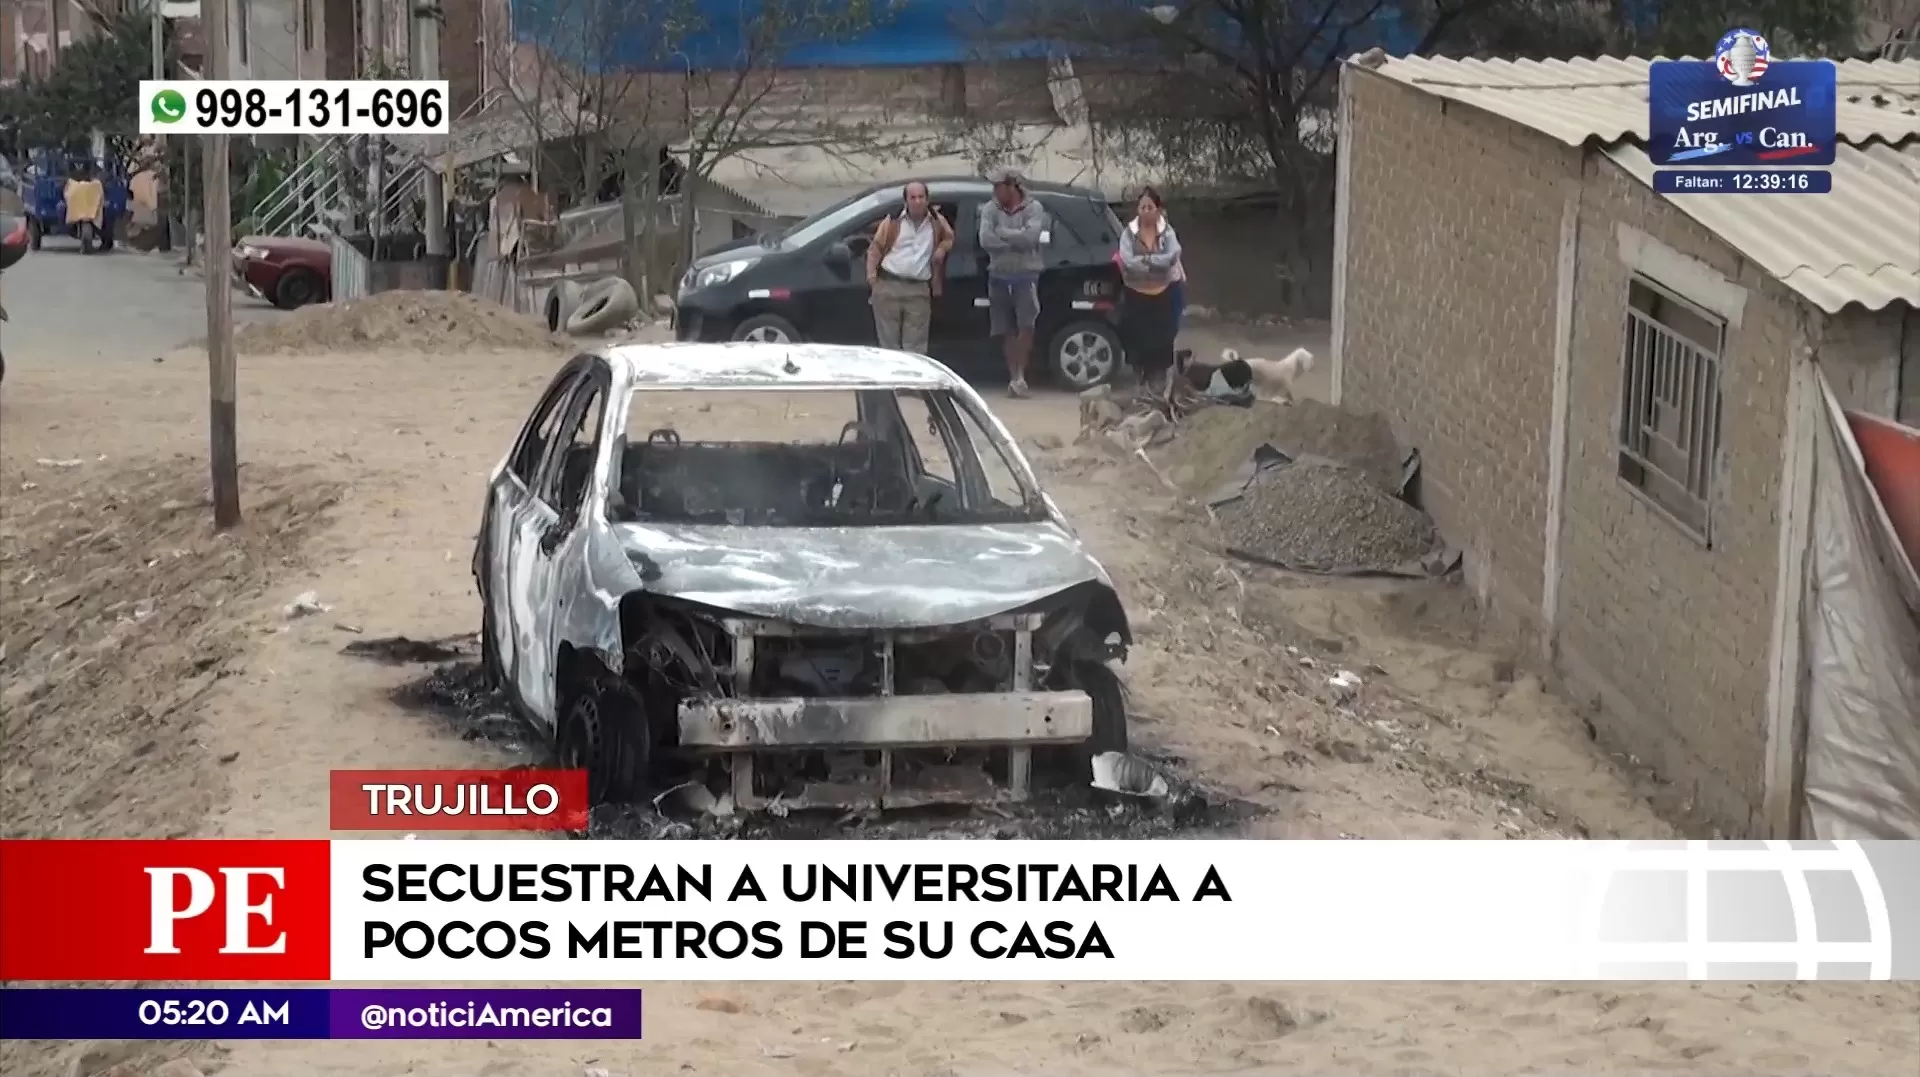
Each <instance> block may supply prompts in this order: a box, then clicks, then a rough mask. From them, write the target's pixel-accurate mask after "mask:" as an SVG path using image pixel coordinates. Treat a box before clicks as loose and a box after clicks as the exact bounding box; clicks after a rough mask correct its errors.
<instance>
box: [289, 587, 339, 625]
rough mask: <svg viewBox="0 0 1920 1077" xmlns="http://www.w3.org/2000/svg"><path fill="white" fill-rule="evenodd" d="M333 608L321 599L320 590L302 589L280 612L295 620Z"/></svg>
mask: <svg viewBox="0 0 1920 1077" xmlns="http://www.w3.org/2000/svg"><path fill="white" fill-rule="evenodd" d="M332 608H333V607H332V606H328V605H325V604H324V603H322V602H321V601H320V594H319V592H317V591H302V592H301V593H300V594H299V595H298V596H296V597H295V598H294V600H293V601H292V602H289V603H287V604H286V605H285V606H283V607H281V609H280V613H281V615H282V616H284V617H286V619H287V620H289V621H293V620H298V619H299V618H301V617H310V616H312V615H313V614H316V613H325V612H327V611H328V610H331V609H332Z"/></svg>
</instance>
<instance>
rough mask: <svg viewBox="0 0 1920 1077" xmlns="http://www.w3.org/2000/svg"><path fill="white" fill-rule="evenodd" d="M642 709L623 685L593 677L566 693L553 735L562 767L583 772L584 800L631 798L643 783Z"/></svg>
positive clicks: (644, 722)
mask: <svg viewBox="0 0 1920 1077" xmlns="http://www.w3.org/2000/svg"><path fill="white" fill-rule="evenodd" d="M648 740H649V738H648V736H647V719H646V714H645V712H644V711H643V710H642V708H641V706H640V701H639V700H637V699H635V698H634V697H633V695H632V694H631V693H630V692H628V691H627V690H626V688H625V687H624V686H621V685H618V684H614V683H611V682H609V681H607V680H604V679H598V678H596V679H595V680H594V681H593V682H592V683H589V684H584V685H581V686H579V687H577V688H576V689H574V690H573V691H572V692H570V693H569V697H568V699H567V704H566V710H565V711H564V712H563V713H562V715H561V719H560V729H559V733H558V735H557V736H556V738H555V742H556V743H555V745H554V747H555V749H556V754H557V755H558V756H559V761H560V766H561V767H563V768H565V769H567V770H584V771H586V772H587V799H588V800H589V801H590V802H591V803H594V804H605V803H609V802H619V801H624V800H628V799H631V798H632V797H634V796H637V795H638V794H639V793H640V790H641V789H642V788H643V787H644V786H645V784H646V775H647V766H648V762H649V755H650V753H649V751H648Z"/></svg>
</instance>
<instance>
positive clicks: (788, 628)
mask: <svg viewBox="0 0 1920 1077" xmlns="http://www.w3.org/2000/svg"><path fill="white" fill-rule="evenodd" d="M1043 621H1044V617H1043V616H1041V615H1038V614H1031V613H1026V614H1005V615H1000V616H996V617H990V618H986V619H984V620H981V621H976V622H972V623H970V624H967V625H963V626H953V627H949V628H946V629H904V630H893V631H886V630H880V631H874V632H870V633H860V634H848V633H844V632H822V631H820V630H818V629H809V628H805V627H802V626H798V625H793V624H791V623H783V622H778V621H772V620H766V619H759V618H729V619H727V620H726V621H725V622H724V627H725V631H726V633H727V635H728V636H729V637H730V638H731V649H732V658H733V661H732V668H731V670H730V671H729V672H730V673H731V678H730V679H731V681H732V684H731V685H729V686H727V687H728V688H730V689H731V694H725V695H719V696H696V697H691V698H684V699H682V700H680V701H679V703H678V705H677V707H676V712H675V718H676V725H677V727H678V729H677V731H678V744H679V748H680V750H681V751H683V752H686V753H690V754H693V755H699V756H706V757H709V758H715V757H718V758H723V759H725V760H726V761H727V763H728V766H729V769H730V770H731V773H732V778H733V782H732V784H733V789H732V793H733V799H734V803H735V804H736V806H738V807H740V808H742V809H747V810H752V809H757V808H760V807H764V806H766V805H767V803H768V802H769V801H770V800H774V799H778V800H782V801H784V802H785V803H787V804H790V805H794V806H806V807H844V808H860V807H881V808H888V807H912V806H920V805H928V804H942V803H979V802H983V801H1018V800H1023V799H1025V798H1026V797H1027V795H1028V793H1029V785H1030V778H1031V771H1032V750H1033V749H1034V748H1037V747H1043V746H1048V745H1064V746H1071V745H1079V744H1084V743H1085V742H1087V741H1088V740H1089V738H1091V737H1092V736H1093V735H1094V724H1095V723H1094V704H1093V699H1092V697H1091V696H1089V695H1088V694H1087V693H1086V692H1083V691H1077V690H1069V691H1047V690H1041V689H1040V687H1039V685H1040V682H1041V681H1042V680H1043V679H1044V674H1045V671H1046V670H1045V667H1044V665H1041V664H1039V663H1036V661H1035V660H1034V658H1035V647H1034V642H1035V641H1034V633H1035V631H1036V630H1037V629H1039V628H1040V627H1041V626H1042V623H1043ZM850 639H852V640H857V642H856V643H854V644H853V645H852V646H853V647H854V649H855V651H856V652H857V653H856V654H853V655H849V653H848V651H847V650H846V649H845V648H846V647H847V641H848V640H850ZM816 648H822V649H823V650H816ZM960 650H964V651H966V652H968V654H969V657H968V658H967V659H965V660H964V661H963V662H962V664H963V665H965V666H967V667H968V668H969V669H970V670H971V671H972V672H971V676H973V677H974V678H976V679H974V680H971V681H966V680H965V678H964V677H962V678H961V682H962V683H966V684H967V688H966V690H957V689H956V687H955V684H956V681H955V678H954V676H953V675H952V674H949V675H948V677H947V680H946V682H945V683H940V682H938V681H937V679H935V678H929V677H926V676H915V675H914V672H915V670H916V668H924V667H923V664H922V663H923V660H924V657H925V656H926V655H927V654H929V653H940V652H946V653H948V654H952V653H954V652H956V651H960ZM835 651H838V653H839V654H840V655H841V656H842V659H843V666H842V669H843V675H844V677H845V678H846V679H845V680H844V681H842V682H840V683H818V684H816V685H815V686H814V688H813V689H802V691H805V692H806V693H807V694H800V693H799V692H792V693H776V692H771V691H768V688H769V687H771V686H772V685H773V684H778V685H783V686H792V687H799V684H798V682H797V681H796V680H795V679H794V678H792V677H791V676H789V677H784V678H781V677H776V678H775V679H774V680H773V681H771V682H770V681H769V679H768V677H769V674H774V673H775V672H776V671H775V670H774V669H773V668H771V667H773V666H775V665H777V664H782V663H791V662H798V663H801V664H802V665H806V664H807V663H809V662H813V661H818V660H820V659H819V658H817V657H816V656H817V655H820V654H823V653H827V654H831V653H834V652H835ZM983 656H984V657H983ZM856 666H857V669H858V672H855V667H856ZM756 686H757V687H758V688H759V690H758V691H755V688H756ZM847 689H852V690H851V691H849V690H847ZM982 750H984V751H986V752H987V753H990V754H992V755H994V756H995V757H997V758H999V759H1001V760H1003V761H1004V764H1003V767H1002V769H1001V774H1000V777H1001V778H1002V779H1003V780H1002V781H1001V782H994V781H993V780H991V778H990V777H989V775H988V774H987V772H986V771H984V770H983V769H982V768H981V767H980V765H979V764H978V762H977V760H975V761H967V760H965V759H963V757H966V756H978V755H979V754H980V753H981V751H982ZM807 756H812V757H816V758H818V759H821V760H828V759H832V760H836V762H833V763H831V764H827V763H823V764H822V765H821V766H820V767H816V768H814V769H815V771H816V773H815V774H814V776H813V779H811V780H806V781H795V780H792V779H797V778H798V777H799V772H800V771H801V770H805V769H807V768H805V767H795V766H792V765H790V764H787V763H779V764H775V763H774V761H775V759H784V760H795V759H798V758H802V757H807ZM756 757H757V758H758V759H760V760H761V761H762V762H763V763H765V764H774V765H776V766H778V767H779V768H780V769H781V770H783V771H785V772H787V773H786V775H785V776H776V775H774V774H772V773H765V774H763V775H762V778H763V780H762V781H760V782H759V783H758V784H756V781H755V777H754V771H755V760H756ZM769 786H779V787H781V789H780V791H779V792H775V791H774V790H773V789H772V788H769ZM769 794H771V795H769Z"/></svg>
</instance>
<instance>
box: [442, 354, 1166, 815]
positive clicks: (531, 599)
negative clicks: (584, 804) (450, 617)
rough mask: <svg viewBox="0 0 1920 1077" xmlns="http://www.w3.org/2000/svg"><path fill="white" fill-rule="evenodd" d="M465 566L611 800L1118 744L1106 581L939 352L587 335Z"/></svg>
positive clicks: (1014, 788) (985, 768) (978, 796)
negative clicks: (935, 356) (685, 787)
mask: <svg viewBox="0 0 1920 1077" xmlns="http://www.w3.org/2000/svg"><path fill="white" fill-rule="evenodd" d="M473 566H474V577H475V580H476V582H477V584H478V586H479V591H480V596H481V601H482V606H483V632H482V637H483V657H484V661H485V664H486V667H487V670H488V672H489V674H490V675H491V676H492V677H493V679H494V680H495V681H496V683H498V684H499V685H500V686H501V688H502V689H503V690H504V691H505V692H506V694H507V695H508V696H509V697H510V698H511V699H512V701H513V703H514V705H515V706H516V707H517V708H518V709H519V710H520V711H521V712H522V713H523V715H524V716H525V717H526V718H527V719H528V720H529V721H530V722H531V723H533V725H535V726H536V727H537V728H538V729H539V730H540V731H541V732H542V733H544V734H545V735H547V736H549V737H550V738H551V740H552V742H553V744H554V747H555V750H556V754H557V755H558V757H559V759H560V760H561V762H562V764H563V765H565V766H569V767H579V768H581V769H585V770H586V771H587V772H588V775H589V784H590V787H591V792H592V795H593V798H594V800H595V801H596V802H600V801H606V800H629V799H633V798H635V797H637V796H639V795H641V794H643V793H647V792H649V791H651V790H654V789H660V788H665V787H667V786H668V785H669V784H680V783H683V782H688V781H692V782H697V783H702V784H704V785H706V786H707V788H708V789H709V791H710V792H711V793H712V794H713V795H714V797H715V798H716V799H720V800H724V799H726V798H731V803H732V804H733V805H735V806H737V807H738V808H740V809H742V810H754V809H757V808H766V807H771V806H773V805H784V806H794V807H801V806H834V807H856V808H857V807H903V806H912V805H924V804H930V803H941V802H963V803H977V802H980V801H983V800H996V799H1020V798H1023V797H1025V796H1027V795H1028V793H1029V791H1030V790H1031V789H1032V788H1033V784H1034V783H1035V782H1036V781H1038V780H1042V779H1045V778H1047V777H1048V776H1050V775H1055V774H1066V775H1077V776H1078V777H1079V779H1080V780H1085V776H1086V774H1087V768H1088V764H1089V760H1090V759H1091V758H1092V757H1093V756H1094V755H1096V754H1097V753H1102V752H1109V751H1125V750H1126V746H1127V743H1126V742H1127V717H1126V707H1125V693H1124V691H1123V688H1122V684H1121V681H1120V679H1119V678H1118V676H1117V675H1116V674H1115V672H1114V670H1113V663H1115V662H1116V661H1120V660H1124V658H1125V655H1126V649H1127V647H1128V645H1129V644H1130V642H1131V635H1130V631H1129V627H1128V623H1127V617H1126V614H1125V611H1124V610H1123V609H1122V606H1121V603H1120V600H1119V597H1118V595H1117V594H1116V592H1115V590H1114V587H1113V584H1112V581H1111V580H1110V578H1109V577H1108V575H1107V573H1106V570H1105V569H1103V568H1102V567H1101V566H1100V564H1099V562H1097V561H1095V560H1094V559H1093V558H1092V557H1091V556H1089V555H1088V553H1087V552H1086V550H1085V549H1083V548H1082V547H1081V545H1080V542H1079V540H1078V539H1077V538H1076V537H1075V535H1074V532H1073V530H1072V528H1071V527H1070V526H1069V525H1068V523H1067V521H1066V518H1065V517H1064V516H1063V515H1062V514H1061V512H1060V510H1059V508H1058V506H1056V505H1055V503H1054V502H1053V500H1052V499H1051V498H1049V497H1048V496H1047V495H1046V494H1045V493H1044V492H1043V491H1042V490H1041V489H1040V486H1039V483H1038V481H1037V480H1036V479H1035V477H1034V473H1033V470H1032V468H1031V467H1030V466H1029V464H1028V462H1027V461H1026V459H1025V458H1024V457H1023V456H1022V454H1021V452H1020V450H1019V448H1018V447H1017V446H1016V444H1015V442H1014V440H1013V438H1012V437H1010V436H1009V435H1008V433H1007V431H1006V429H1005V428H1004V427H1003V426H1002V425H1001V424H1000V422H999V420H997V419H996V418H995V417H994V416H993V415H992V413H991V412H989V411H988V410H987V407H986V405H985V403H984V402H983V401H982V400H981V399H980V396H979V394H977V393H975V392H974V391H973V389H972V388H970V387H969V386H968V385H967V384H966V383H965V382H964V381H962V380H961V379H960V378H959V377H958V376H956V375H955V374H954V373H953V372H952V371H951V370H949V369H948V368H947V367H945V366H943V365H941V364H940V363H938V362H936V361H934V360H932V359H928V358H925V357H922V356H916V355H908V354H905V353H901V352H893V351H884V350H880V349H877V348H864V347H843V346H836V345H827V344H769V343H752V342H746V343H737V344H699V343H685V344H650V345H624V346H613V347H608V348H605V349H604V350H601V351H598V352H595V353H590V354H584V355H580V356H578V357H576V358H574V359H573V360H572V361H571V362H569V363H568V364H567V365H566V366H565V367H564V368H563V369H562V370H561V371H560V373H559V375H558V376H557V377H555V378H554V380H553V382H552V383H551V384H550V385H549V386H548V388H547V390H546V392H545V394H544V396H542V398H541V399H540V402H539V404H538V406H537V407H535V409H534V411H533V413H532V415H531V416H530V417H529V418H528V420H527V422H526V425H525V427H524V428H523V429H522V430H521V432H520V435H519V439H518V440H517V442H516V443H515V444H514V446H513V448H512V450H511V452H509V454H508V455H507V456H506V458H505V459H504V460H502V461H501V462H500V464H499V465H498V467H497V468H496V469H495V471H494V473H493V476H492V478H491V480H490V484H489V490H488V497H487V504H486V509H485V517H484V520H483V523H482V527H481V531H480V535H479V538H478V541H477V545H476V549H475V552H474V563H473ZM775 810H780V809H775Z"/></svg>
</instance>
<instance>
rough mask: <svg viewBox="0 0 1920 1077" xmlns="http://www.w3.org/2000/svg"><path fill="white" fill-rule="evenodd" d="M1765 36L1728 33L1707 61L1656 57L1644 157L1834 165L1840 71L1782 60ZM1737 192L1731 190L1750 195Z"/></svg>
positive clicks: (1662, 161) (1699, 162)
mask: <svg viewBox="0 0 1920 1077" xmlns="http://www.w3.org/2000/svg"><path fill="white" fill-rule="evenodd" d="M1772 53H1773V50H1772V47H1771V46H1770V45H1768V43H1767V39H1766V38H1765V37H1762V36H1761V35H1760V34H1758V33H1756V32H1754V31H1752V30H1747V29H1735V30H1730V31H1728V32H1727V33H1726V34H1725V35H1724V36H1723V37H1721V38H1720V40H1719V41H1718V42H1717V43H1716V44H1715V45H1714V49H1713V59H1712V60H1656V61H1654V62H1653V64H1652V65H1650V67H1649V68H1648V72H1647V77H1648V85H1647V112H1648V116H1647V132H1648V137H1647V155H1648V156H1649V157H1651V158H1652V159H1653V163H1654V164H1655V165H1662V166H1664V165H1679V164H1685V165H1688V166H1710V167H1716V168H1717V167H1723V166H1725V167H1753V166H1756V165H1758V166H1803V165H1829V164H1832V163H1833V155H1834V146H1835V143H1836V141H1837V139H1836V134H1837V128H1838V122H1837V117H1836V115H1835V111H1834V110H1835V101H1836V75H1837V73H1838V69H1837V68H1835V67H1834V65H1833V64H1832V63H1831V62H1829V61H1827V60H1779V61H1775V60H1774V59H1773V56H1772ZM1749 189H1752V188H1747V187H1741V188H1734V189H1733V190H1735V191H1739V190H1749Z"/></svg>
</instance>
